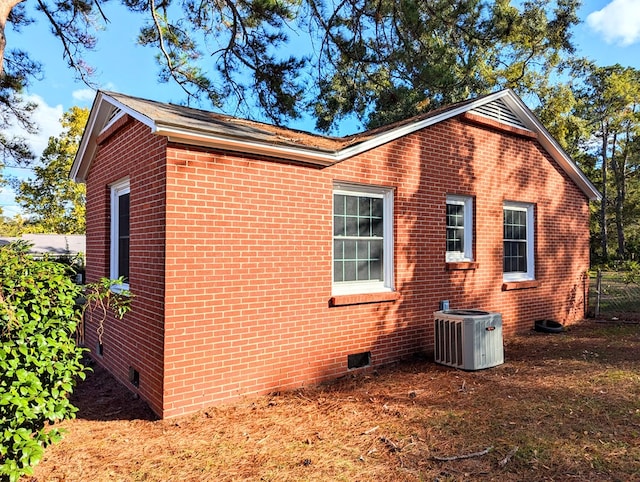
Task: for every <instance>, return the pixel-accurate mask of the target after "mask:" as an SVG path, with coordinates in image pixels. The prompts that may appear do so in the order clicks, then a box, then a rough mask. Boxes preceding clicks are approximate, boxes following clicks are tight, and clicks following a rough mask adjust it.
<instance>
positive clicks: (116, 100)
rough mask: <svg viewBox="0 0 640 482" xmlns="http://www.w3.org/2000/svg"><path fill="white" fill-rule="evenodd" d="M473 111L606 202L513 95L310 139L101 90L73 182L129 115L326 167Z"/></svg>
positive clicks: (231, 146) (213, 143) (200, 139)
mask: <svg viewBox="0 0 640 482" xmlns="http://www.w3.org/2000/svg"><path fill="white" fill-rule="evenodd" d="M467 113H470V114H475V115H479V116H482V117H485V118H490V119H491V120H493V121H497V122H500V123H502V124H507V125H509V126H511V127H513V128H515V129H518V130H521V131H526V132H528V133H530V134H531V136H532V137H535V138H536V139H537V140H538V141H539V142H540V144H541V145H542V146H543V147H544V148H545V149H546V150H547V152H548V153H549V154H550V155H551V156H552V157H553V158H554V159H555V160H556V161H557V163H558V164H559V165H560V167H561V168H562V169H563V170H564V171H565V172H566V173H567V175H568V176H569V178H570V179H572V180H573V181H574V182H575V183H576V185H577V186H578V187H579V188H580V189H581V190H582V191H583V192H584V193H585V195H586V196H587V197H588V198H589V199H591V200H599V199H601V195H600V193H599V192H598V190H597V189H596V188H595V187H594V185H593V184H592V183H591V181H590V180H589V179H588V178H587V177H586V176H585V175H584V173H583V172H582V171H580V169H579V168H578V167H577V166H576V164H575V163H574V162H573V160H572V159H571V158H570V157H569V155H568V154H567V153H566V152H565V151H564V150H563V149H562V147H561V146H560V145H559V144H558V142H557V141H556V140H555V139H554V138H553V137H552V136H551V134H550V133H549V132H548V131H547V130H546V129H545V127H544V126H543V125H542V124H541V123H540V121H539V120H538V119H537V118H536V116H535V115H534V114H533V113H532V112H531V110H530V109H529V108H528V107H527V106H526V105H525V104H524V102H522V100H521V99H520V98H519V97H518V96H517V95H516V94H515V93H514V92H513V91H512V90H510V89H506V90H501V91H499V92H495V93H493V94H488V95H485V96H483V97H479V98H476V99H470V100H466V101H463V102H459V103H457V104H452V105H449V106H446V107H443V108H440V109H436V110H433V111H431V112H428V113H426V114H422V115H419V116H415V117H412V118H410V119H406V120H403V121H399V122H395V123H393V124H390V125H388V126H384V127H379V128H376V129H373V130H369V131H365V132H362V133H359V134H354V135H350V136H346V137H331V136H322V135H317V134H311V133H308V132H303V131H299V130H294V129H288V128H284V127H278V126H274V125H270V124H265V123H261V122H255V121H250V120H246V119H240V118H236V117H231V116H226V115H223V114H217V113H213V112H208V111H204V110H200V109H194V108H191V107H185V106H179V105H174V104H167V103H162V102H156V101H152V100H146V99H141V98H137V97H131V96H128V95H124V94H119V93H116V92H106V91H98V93H97V94H96V98H95V100H94V102H93V106H92V108H91V113H90V114H89V119H88V121H87V126H86V128H85V131H84V135H83V137H82V140H81V142H80V146H79V149H78V152H77V154H76V158H75V160H74V163H73V165H72V167H71V173H70V176H71V178H73V179H74V180H76V181H78V182H84V181H85V180H86V177H87V174H88V172H89V168H90V166H91V163H92V161H93V158H94V156H95V155H96V152H97V147H98V138H99V136H100V134H101V133H103V132H105V131H106V130H107V129H108V128H109V127H110V126H112V125H113V124H114V123H115V122H117V121H118V120H119V119H121V118H122V117H124V116H126V115H128V116H130V117H132V118H134V119H136V120H138V121H139V122H141V123H143V124H144V125H146V126H148V127H149V128H150V129H151V132H152V133H153V134H155V135H159V136H165V137H166V138H167V139H168V140H169V141H171V142H176V143H181V144H187V145H198V146H204V147H211V148H216V149H222V150H229V151H234V152H240V153H247V154H253V155H262V156H268V157H271V158H275V159H282V160H287V161H296V162H301V163H305V164H309V165H314V166H318V167H327V166H331V165H333V164H336V163H338V162H341V161H343V160H345V159H349V158H350V157H353V156H356V155H358V154H361V153H363V152H366V151H368V150H371V149H374V148H376V147H378V146H381V145H383V144H386V143H387V142H390V141H393V140H395V139H399V138H401V137H403V136H406V135H409V134H411V133H413V132H416V131H418V130H420V129H424V128H425V127H429V126H431V125H434V124H437V123H439V122H443V121H445V120H447V119H451V118H453V117H456V116H459V115H463V114H467Z"/></svg>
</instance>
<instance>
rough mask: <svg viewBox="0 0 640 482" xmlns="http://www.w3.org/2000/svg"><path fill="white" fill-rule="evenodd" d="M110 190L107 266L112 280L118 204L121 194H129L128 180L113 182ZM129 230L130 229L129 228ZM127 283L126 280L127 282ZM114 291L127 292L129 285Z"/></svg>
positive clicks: (115, 265) (114, 276) (115, 273)
mask: <svg viewBox="0 0 640 482" xmlns="http://www.w3.org/2000/svg"><path fill="white" fill-rule="evenodd" d="M110 188H111V239H110V243H111V245H110V247H109V256H110V263H109V264H110V266H109V276H110V278H111V279H112V280H114V279H117V278H118V258H119V252H118V238H119V234H120V233H119V223H118V216H119V207H120V206H119V204H120V196H122V195H123V194H128V193H130V192H131V188H130V184H129V178H125V179H121V180H119V181H116V182H114V183H113V184H111V186H110ZM129 230H131V227H129ZM127 281H128V280H127ZM112 289H113V290H114V291H127V290H129V283H128V282H127V283H121V284H118V285H114V286H112Z"/></svg>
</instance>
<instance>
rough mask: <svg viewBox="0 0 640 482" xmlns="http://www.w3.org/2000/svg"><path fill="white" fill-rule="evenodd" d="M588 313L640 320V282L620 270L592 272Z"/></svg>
mask: <svg viewBox="0 0 640 482" xmlns="http://www.w3.org/2000/svg"><path fill="white" fill-rule="evenodd" d="M588 315H589V316H590V317H593V318H604V319H618V320H622V321H626V320H628V321H640V282H639V281H637V280H635V279H633V278H630V277H629V276H628V274H627V273H625V272H620V271H600V270H598V271H597V272H595V273H590V284H589V312H588Z"/></svg>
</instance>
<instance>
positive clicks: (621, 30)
mask: <svg viewBox="0 0 640 482" xmlns="http://www.w3.org/2000/svg"><path fill="white" fill-rule="evenodd" d="M587 25H588V26H589V27H590V28H591V29H592V30H593V31H595V32H597V33H599V34H601V35H602V36H603V37H604V40H605V42H607V43H609V44H613V43H616V44H619V45H621V46H623V47H624V46H628V45H631V44H633V43H635V42H638V41H640V0H613V1H612V2H611V3H609V4H608V5H607V6H606V7H604V8H603V9H602V10H598V11H596V12H592V13H591V14H589V16H587Z"/></svg>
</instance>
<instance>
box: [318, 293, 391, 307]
mask: <svg viewBox="0 0 640 482" xmlns="http://www.w3.org/2000/svg"><path fill="white" fill-rule="evenodd" d="M398 299H400V293H399V292H397V291H388V292H383V293H365V294H357V295H338V296H332V297H331V298H329V306H330V307H334V306H348V305H363V304H366V303H384V302H388V301H396V300H398Z"/></svg>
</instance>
